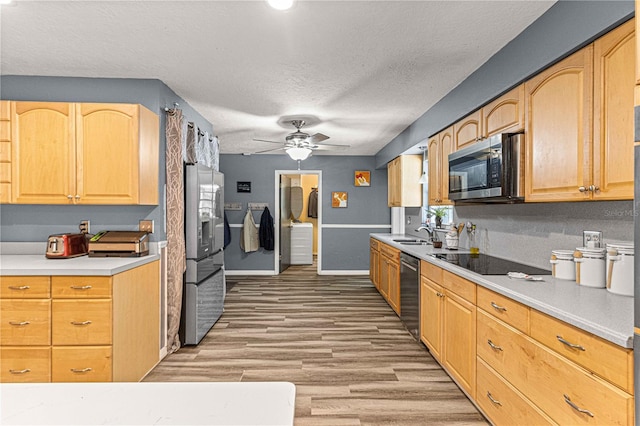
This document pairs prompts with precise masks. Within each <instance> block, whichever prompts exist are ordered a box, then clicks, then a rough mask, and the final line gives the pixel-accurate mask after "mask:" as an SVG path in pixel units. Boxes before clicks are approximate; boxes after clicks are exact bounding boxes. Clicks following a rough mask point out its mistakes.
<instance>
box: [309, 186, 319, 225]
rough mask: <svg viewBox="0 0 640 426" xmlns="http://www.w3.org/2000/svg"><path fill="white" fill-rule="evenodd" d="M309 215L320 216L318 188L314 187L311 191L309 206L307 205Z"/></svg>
mask: <svg viewBox="0 0 640 426" xmlns="http://www.w3.org/2000/svg"><path fill="white" fill-rule="evenodd" d="M307 216H309V217H316V218H317V217H318V188H313V189H312V190H311V192H310V193H309V206H308V207H307Z"/></svg>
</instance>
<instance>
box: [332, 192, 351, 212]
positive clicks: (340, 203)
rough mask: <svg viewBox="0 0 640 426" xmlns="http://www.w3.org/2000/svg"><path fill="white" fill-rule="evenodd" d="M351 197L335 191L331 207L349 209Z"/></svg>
mask: <svg viewBox="0 0 640 426" xmlns="http://www.w3.org/2000/svg"><path fill="white" fill-rule="evenodd" d="M348 198H349V195H348V194H347V193H346V192H340V191H335V192H332V193H331V207H333V208H344V207H347V199H348Z"/></svg>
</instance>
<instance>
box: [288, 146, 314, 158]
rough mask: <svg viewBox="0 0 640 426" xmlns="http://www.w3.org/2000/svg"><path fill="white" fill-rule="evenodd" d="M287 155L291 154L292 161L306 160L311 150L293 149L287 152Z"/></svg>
mask: <svg viewBox="0 0 640 426" xmlns="http://www.w3.org/2000/svg"><path fill="white" fill-rule="evenodd" d="M286 153H287V154H289V157H291V159H292V160H299V161H302V160H306V159H307V158H309V155H310V154H311V150H310V149H309V148H301V147H293V148H289V149H287V150H286Z"/></svg>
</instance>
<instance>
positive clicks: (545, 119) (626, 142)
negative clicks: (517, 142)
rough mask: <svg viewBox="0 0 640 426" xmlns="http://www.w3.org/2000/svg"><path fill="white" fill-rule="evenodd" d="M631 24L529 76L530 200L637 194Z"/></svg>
mask: <svg viewBox="0 0 640 426" xmlns="http://www.w3.org/2000/svg"><path fill="white" fill-rule="evenodd" d="M634 43H635V41H634V24H633V22H628V23H626V24H624V25H622V26H620V27H618V28H617V29H615V30H613V31H611V32H609V33H608V34H606V35H605V36H603V37H601V38H600V39H598V40H596V42H595V43H593V44H591V45H589V46H587V47H585V48H583V49H581V50H579V51H578V52H576V53H574V54H573V55H571V56H569V57H568V58H566V59H564V60H563V61H561V62H559V63H557V64H556V65H554V66H552V67H550V68H549V69H547V70H545V71H543V72H542V73H540V74H538V75H537V76H535V77H534V78H532V79H531V80H529V81H527V82H526V83H525V93H526V120H527V121H526V133H527V152H526V166H525V170H526V176H525V200H526V201H579V200H592V199H615V200H621V199H632V198H633V130H634V124H633V87H634V83H635V80H634V60H633V56H634V55H635V53H634V52H635V46H634Z"/></svg>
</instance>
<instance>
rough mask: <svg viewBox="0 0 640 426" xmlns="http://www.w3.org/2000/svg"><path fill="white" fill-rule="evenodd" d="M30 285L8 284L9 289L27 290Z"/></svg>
mask: <svg viewBox="0 0 640 426" xmlns="http://www.w3.org/2000/svg"><path fill="white" fill-rule="evenodd" d="M30 288H31V287H30V286H28V285H21V286H17V285H10V286H9V290H29V289H30Z"/></svg>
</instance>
